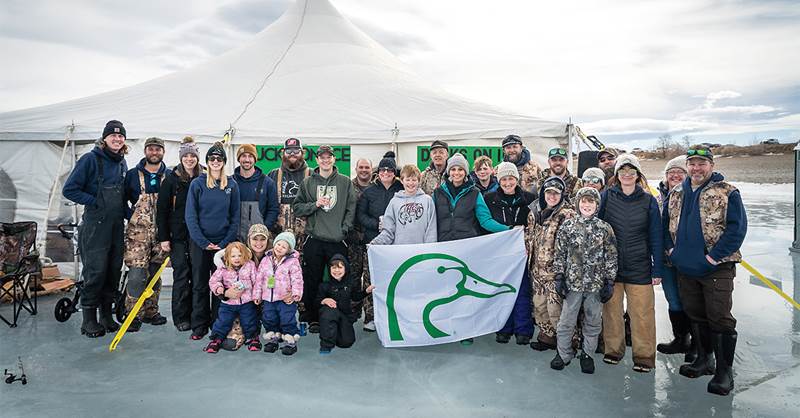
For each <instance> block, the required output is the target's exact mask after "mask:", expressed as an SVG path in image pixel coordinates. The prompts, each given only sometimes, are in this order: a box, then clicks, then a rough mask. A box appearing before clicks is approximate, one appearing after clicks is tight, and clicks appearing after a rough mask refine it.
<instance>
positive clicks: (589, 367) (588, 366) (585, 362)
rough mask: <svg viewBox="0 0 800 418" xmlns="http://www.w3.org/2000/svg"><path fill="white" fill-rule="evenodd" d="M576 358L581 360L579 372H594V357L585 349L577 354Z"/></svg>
mask: <svg viewBox="0 0 800 418" xmlns="http://www.w3.org/2000/svg"><path fill="white" fill-rule="evenodd" d="M578 359H579V360H580V361H581V372H583V373H586V374H593V373H594V359H593V358H591V357H590V356H589V355H588V354H586V352H585V351H581V353H580V354H578Z"/></svg>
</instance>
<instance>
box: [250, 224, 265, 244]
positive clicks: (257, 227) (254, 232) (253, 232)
mask: <svg viewBox="0 0 800 418" xmlns="http://www.w3.org/2000/svg"><path fill="white" fill-rule="evenodd" d="M259 235H261V236H262V237H264V238H266V239H269V230H268V229H267V227H266V226H264V225H263V224H253V225H250V230H249V231H247V240H248V241H250V240H251V239H253V238H254V237H257V236H259Z"/></svg>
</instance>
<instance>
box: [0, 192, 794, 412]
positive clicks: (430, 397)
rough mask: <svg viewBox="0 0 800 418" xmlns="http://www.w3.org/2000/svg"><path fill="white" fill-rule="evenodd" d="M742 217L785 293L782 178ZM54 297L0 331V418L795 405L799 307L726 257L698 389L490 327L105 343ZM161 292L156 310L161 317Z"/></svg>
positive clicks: (670, 367)
mask: <svg viewBox="0 0 800 418" xmlns="http://www.w3.org/2000/svg"><path fill="white" fill-rule="evenodd" d="M737 186H738V187H739V188H740V190H741V192H742V196H743V198H744V202H745V205H746V208H747V213H748V217H749V232H748V236H747V239H746V241H745V244H744V247H743V249H742V252H743V254H744V258H745V260H746V261H748V262H749V263H750V264H752V265H753V266H754V267H756V268H757V269H759V270H760V271H761V272H762V273H764V274H765V275H766V276H767V277H770V278H772V279H774V280H776V281H777V282H778V283H779V286H780V287H781V288H782V289H783V291H784V292H786V293H788V294H789V295H791V296H793V297H794V298H795V299H796V300H797V299H800V294H798V293H800V289H798V286H797V284H798V283H800V279H798V274H800V258H798V257H797V256H792V255H790V252H789V251H788V247H789V246H791V242H792V239H793V235H792V234H793V188H794V185H793V184H782V185H770V184H748V183H740V184H737ZM56 299H57V298H56V297H49V298H43V299H41V300H40V314H39V315H37V316H35V317H30V316H26V315H23V316H22V317H21V319H20V321H21V323H20V326H19V327H18V328H16V329H9V328H8V327H5V326H2V325H0V367H2V368H9V369H16V362H17V356H21V357H22V360H23V362H24V364H25V371H26V373H27V375H28V379H29V383H28V385H27V386H22V385H20V384H19V383H15V384H13V385H6V384H2V385H0V415H2V416H3V417H16V416H66V417H73V416H81V417H89V416H110V415H114V416H120V417H127V416H164V415H168V414H169V415H171V416H210V415H219V414H225V415H229V414H230V415H253V416H265V415H273V414H276V415H280V416H309V415H311V414H314V415H320V414H321V413H322V414H325V415H326V416H334V417H336V416H345V415H346V416H348V417H359V416H419V417H431V416H440V417H447V416H481V417H496V416H520V417H523V416H525V417H527V416H559V417H563V416H589V415H591V416H630V417H646V416H723V417H724V416H744V417H750V416H775V417H786V416H796V415H797V411H799V410H800V367H799V366H800V312H798V311H797V310H794V309H793V308H792V306H791V305H790V304H788V303H787V302H785V301H784V300H783V299H781V298H780V297H779V296H778V295H777V294H776V293H775V292H773V291H772V290H770V289H769V288H767V287H765V286H764V285H762V284H761V283H760V282H759V281H758V280H757V279H754V278H751V276H750V273H748V272H747V271H746V270H745V269H744V268H742V267H741V266H740V267H739V271H738V275H737V278H736V288H735V291H734V316H735V317H736V318H737V320H738V327H737V328H738V330H739V344H738V349H737V353H736V360H735V364H734V368H735V371H736V389H735V392H734V393H733V394H732V395H731V396H728V397H719V396H715V395H710V394H708V393H706V384H707V382H708V380H709V379H710V377H708V378H701V379H696V380H690V379H687V378H684V377H683V376H680V375H679V374H678V372H677V369H678V367H679V366H680V364H681V360H682V356H679V355H675V356H667V355H662V354H658V355H657V357H656V361H657V365H656V369H655V371H654V372H653V373H650V374H644V375H643V374H639V373H636V372H633V371H632V370H631V367H632V365H633V364H632V362H631V359H630V354H629V353H630V351H628V353H627V354H628V355H627V356H626V358H625V359H624V361H623V362H621V363H620V364H619V365H617V366H610V365H607V364H604V363H603V362H602V361H601V356H600V355H595V356H594V357H595V361H596V364H597V372H596V373H595V374H594V375H584V374H582V373H581V372H580V368H579V366H578V365H577V363H573V364H571V365H570V366H568V367H567V369H566V370H565V371H563V372H556V371H553V370H551V369H550V368H549V362H550V360H551V359H552V357H553V355H554V352H553V351H550V352H545V353H540V352H534V351H533V350H531V349H530V348H528V347H527V346H517V345H514V344H513V340H512V343H511V344H508V345H499V344H496V343H495V342H494V336H493V335H488V336H484V337H481V338H478V339H476V341H475V344H474V345H473V346H471V347H462V346H460V345H459V344H447V345H441V346H433V347H424V348H415V349H383V348H381V347H380V344H379V343H378V341H377V338H376V337H375V335H374V334H367V333H364V332H362V331H361V330H360V323H359V324H357V329H358V331H357V338H358V340H357V342H356V344H355V346H354V347H353V348H351V349H347V350H334V352H333V354H332V355H330V356H327V357H322V356H319V355H318V353H317V349H318V347H319V346H318V340H317V337H316V336H309V337H306V338H304V339H302V340H301V341H300V345H299V352H298V353H297V354H296V355H294V356H292V357H285V356H282V355H280V354H266V353H263V352H259V353H251V352H247V351H242V350H240V351H238V352H235V353H230V352H221V353H219V354H216V355H209V354H206V353H203V352H202V351H201V349H202V347H203V346H205V341H203V342H192V341H190V340H189V338H188V334H179V333H178V332H177V331H175V329H174V327H173V326H172V324H171V323H170V324H169V325H167V326H165V327H152V326H148V325H145V326H144V327H143V329H142V331H141V332H139V333H138V334H129V335H127V336H126V337H125V339H124V340H123V342H122V343H121V344H120V348H119V349H118V350H117V351H116V352H114V353H109V352H108V349H107V347H108V344H109V343H110V341H111V338H112V337H111V336H106V337H104V338H100V339H97V340H90V339H87V338H83V337H80V336H79V328H80V318H79V316H75V317H73V318H72V319H70V320H69V321H68V322H66V323H63V324H61V323H58V322H56V321H55V319H54V318H53V314H52V309H53V305H54V303H55V300H56ZM169 302H170V301H169V291H167V292H164V293H162V296H161V307H162V312H163V313H164V314H165V315H166V316H167V317H169ZM2 309H3V312H6V311H7V309H8V307H7V306H4V307H3V308H2ZM656 311H657V321H658V323H657V325H658V339H659V341H666V340H668V339H669V334H670V331H669V329H670V328H669V321H668V318H667V315H666V301H665V300H664V297H663V292H662V291H661V290H660V288H659V289H657V291H656Z"/></svg>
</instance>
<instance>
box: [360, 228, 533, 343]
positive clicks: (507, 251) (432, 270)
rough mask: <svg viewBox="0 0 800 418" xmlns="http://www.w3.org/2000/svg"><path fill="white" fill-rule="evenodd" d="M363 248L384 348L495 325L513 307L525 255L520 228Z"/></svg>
mask: <svg viewBox="0 0 800 418" xmlns="http://www.w3.org/2000/svg"><path fill="white" fill-rule="evenodd" d="M368 251H369V269H370V275H371V278H372V284H374V285H375V290H374V291H373V300H374V301H375V325H376V330H377V332H378V338H379V339H380V341H381V344H383V346H384V347H411V346H424V345H433V344H442V343H448V342H454V341H460V340H463V339H465V338H472V337H477V336H480V335H485V334H489V333H492V332H496V331H498V330H499V329H500V328H502V327H503V325H504V324H505V323H506V320H508V316H509V315H510V314H511V310H512V309H513V307H514V301H515V300H516V298H517V293H518V291H519V286H520V283H521V281H522V274H523V272H524V269H525V260H526V259H527V253H526V251H525V243H524V241H523V232H522V230H521V229H513V230H510V231H506V232H500V233H496V234H490V235H485V236H481V237H477V238H469V239H464V240H458V241H449V242H439V243H434V244H419V245H370V246H369V250H368Z"/></svg>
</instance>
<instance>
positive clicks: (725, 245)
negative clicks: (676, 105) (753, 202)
mask: <svg viewBox="0 0 800 418" xmlns="http://www.w3.org/2000/svg"><path fill="white" fill-rule="evenodd" d="M686 168H687V171H688V174H689V175H688V177H687V178H686V180H684V181H683V183H682V184H680V185H678V186H675V188H674V189H673V190H672V192H671V193H670V194H669V199H668V203H667V205H666V206H665V207H664V213H663V219H664V222H665V228H664V231H665V232H664V248H665V249H666V251H667V255H668V257H669V260H670V261H671V262H672V265H673V266H675V268H676V269H677V270H678V283H679V286H678V289H679V292H680V297H681V302H682V303H683V309H684V311H685V312H686V314H687V315H688V316H689V319H690V320H691V334H692V339H693V340H694V341H698V342H699V344H698V345H697V357H696V359H695V360H694V362H692V363H689V364H684V365H682V366H681V367H680V374H682V375H684V376H686V377H689V378H697V377H700V376H703V375H710V374H713V375H714V377H713V378H712V379H711V381H710V382H709V383H708V391H709V392H710V393H714V394H717V395H727V394H729V393H730V392H731V390H733V358H734V354H735V352H736V340H737V335H738V334H737V332H736V319H735V318H734V317H733V315H732V314H731V309H732V308H733V279H734V277H736V263H738V262H740V261H741V260H742V254H741V253H740V252H739V248H740V247H741V246H742V242H744V238H745V235H746V234H747V214H746V213H745V210H744V205H743V203H742V198H741V196H740V194H739V190H737V189H736V187H734V186H733V185H731V184H730V183H728V182H726V181H725V177H723V176H722V174H720V173H717V172H714V154H713V152H712V151H711V149H710V148H708V147H705V146H702V145H695V146H692V147H690V148H689V150H688V151H687V152H686ZM714 357H716V367H714Z"/></svg>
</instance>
